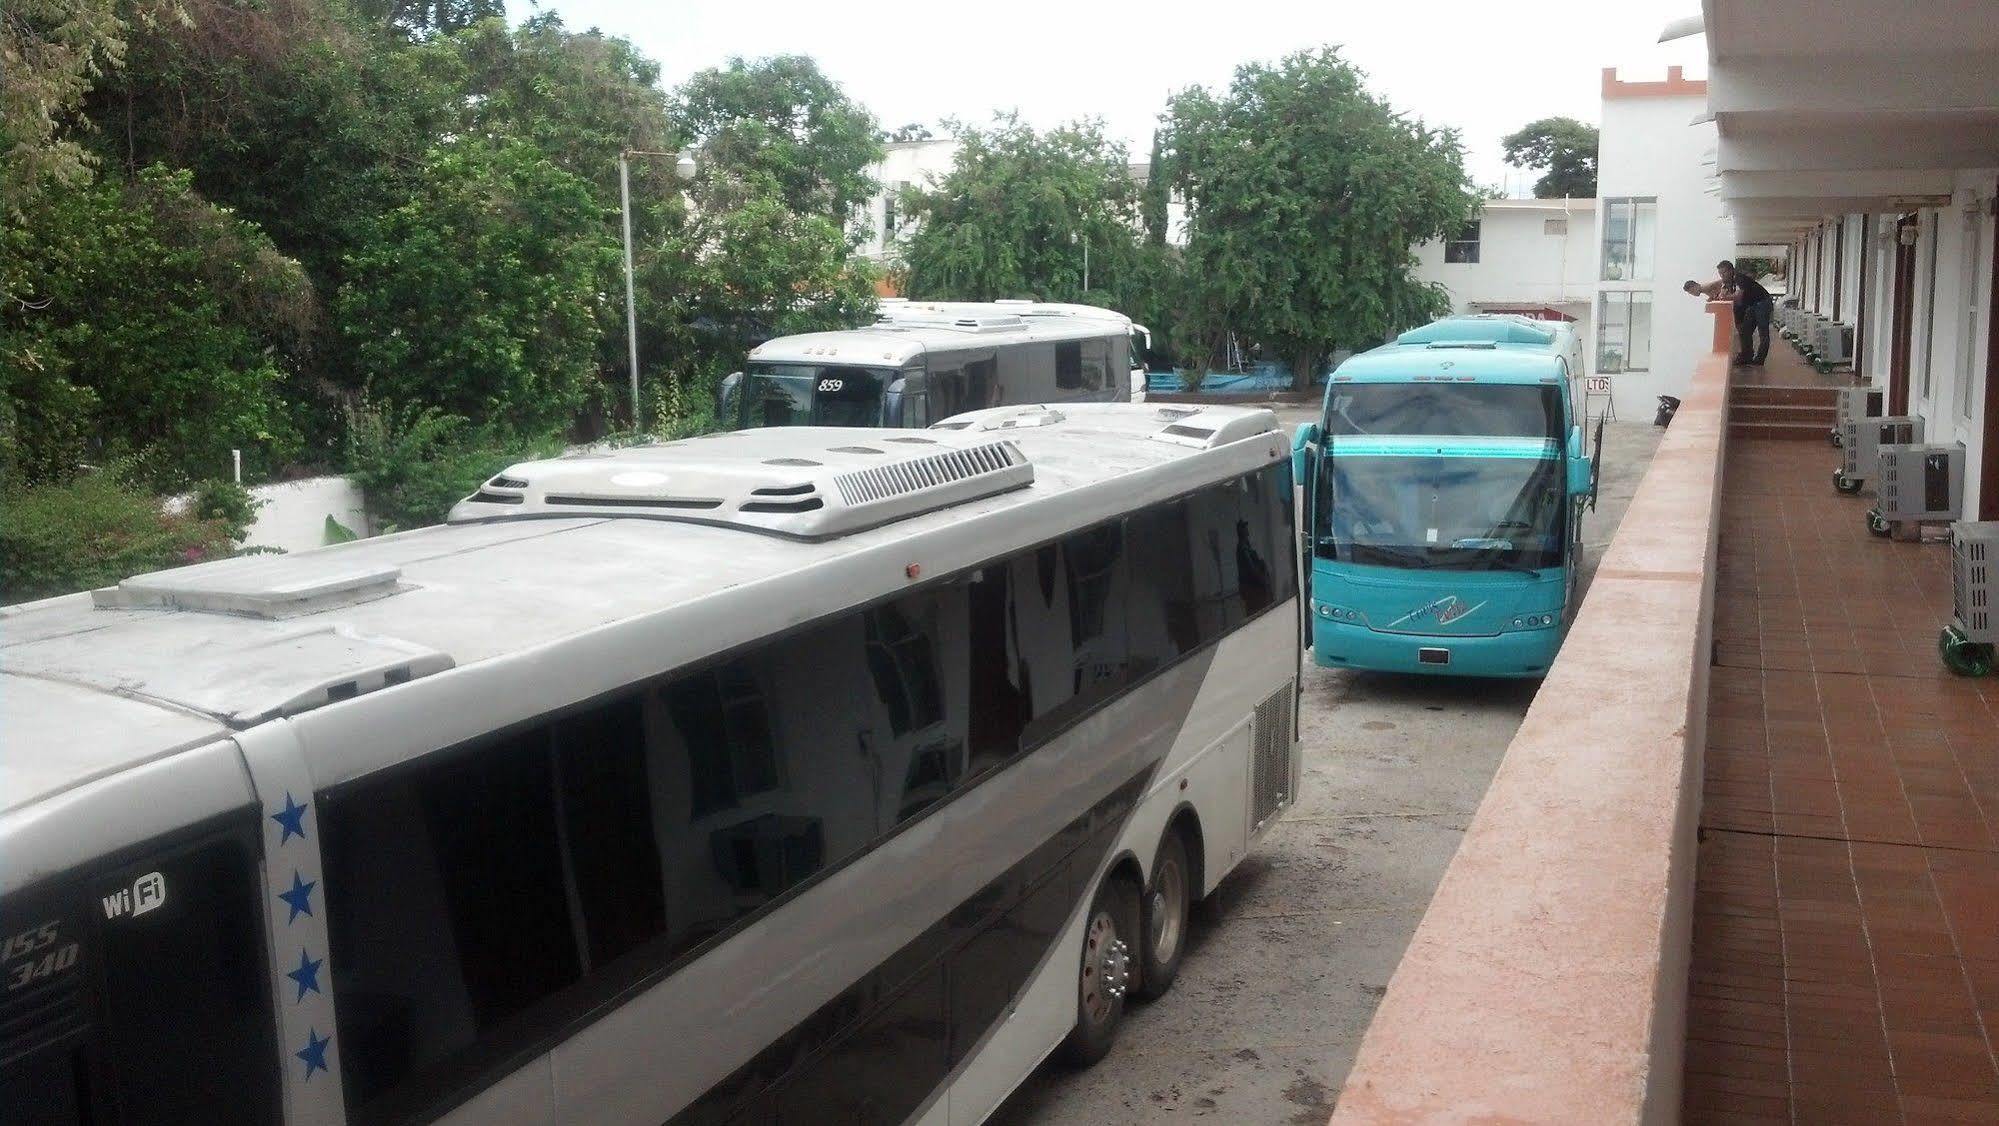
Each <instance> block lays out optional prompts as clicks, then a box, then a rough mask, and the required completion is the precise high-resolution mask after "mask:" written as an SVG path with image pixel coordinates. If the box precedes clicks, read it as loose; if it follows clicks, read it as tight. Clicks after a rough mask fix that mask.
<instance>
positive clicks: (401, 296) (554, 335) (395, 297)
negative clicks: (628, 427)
mask: <svg viewBox="0 0 1999 1126" xmlns="http://www.w3.org/2000/svg"><path fill="white" fill-rule="evenodd" d="M616 255H617V247H616V245H615V244H614V243H613V242H612V241H611V239H610V238H609V237H608V235H607V232H606V225H605V222H604V215H603V209H602V208H601V207H600V206H598V204H597V203H596V201H595V200H594V199H593V198H592V196H591V192H590V187H589V185H588V184H586V183H584V182H583V181H582V180H580V179H578V178H577V177H575V176H573V175H570V174H569V173H567V172H564V171H563V170H562V169H560V168H557V167H556V166H555V165H554V163H552V162H551V161H550V160H549V159H548V158H547V157H546V156H544V155H542V153H541V152H540V151H539V150H538V149H536V148H535V147H534V146H532V145H530V144H528V143H526V142H524V141H518V140H499V141H494V140H488V139H484V138H467V139H462V140H459V141H454V142H451V143H449V144H446V145H442V146H440V147H438V148H437V149H435V150H433V151H432V153H431V154H430V157H429V159H428V160H427V161H426V162H425V165H424V168H423V171H422V173H421V175H420V177H419V183H418V185H417V191H416V193H415V195H414V197H413V198H412V199H411V200H410V201H409V202H408V203H406V204H404V205H402V206H401V207H398V208H396V209H395V210H393V211H391V212H389V213H388V214H387V215H385V216H383V217H382V218H381V220H380V221H379V222H378V223H377V224H375V229H374V232H373V236H372V237H371V238H370V239H369V240H368V241H367V242H366V243H365V244H364V245H363V247H362V249H360V250H359V251H357V252H356V253H355V254H354V255H353V256H352V257H351V258H350V259H349V261H348V263H347V281H346V283H345V284H344V285H343V286H342V288H341V290H340V294H339V299H338V303H337V312H338V316H339V318H340V331H341V334H342V336H343V338H344V341H345V344H346V346H347V347H348V348H349V349H350V350H351V354H352V358H353V359H352V362H353V368H354V370H355V371H356V372H357V373H358V374H359V375H360V376H361V377H362V379H363V380H364V382H365V384H366V386H367V387H368V390H369V392H370V394H371V395H373V396H374V397H376V398H377V399H378V400H380V401H382V402H383V403H385V404H388V405H391V406H405V405H410V406H431V407H436V408H438V409H440V410H443V411H446V412H448V413H451V414H455V415H460V416H463V417H465V418H467V419H469V420H471V421H472V423H473V424H474V425H476V426H481V427H488V428H492V429H495V430H498V431H500V432H505V433H513V434H520V435H529V436H538V435H542V434H547V433H550V432H552V431H555V430H558V429H561V428H564V427H566V426H568V425H569V423H570V422H571V421H572V420H573V419H574V417H575V415H576V413H577V412H578V411H579V410H581V409H582V408H583V406H584V405H585V403H586V402H587V401H588V400H589V398H590V396H591V393H592V391H593V390H594V388H595V386H596V362H595V361H596V351H597V336H598V331H599V330H598V313H599V308H598V306H599V302H600V301H601V300H603V298H604V291H603V289H602V287H601V282H602V279H603V278H604V277H605V276H607V274H608V272H609V271H610V270H611V269H612V266H611V262H612V261H613V260H615V257H616Z"/></svg>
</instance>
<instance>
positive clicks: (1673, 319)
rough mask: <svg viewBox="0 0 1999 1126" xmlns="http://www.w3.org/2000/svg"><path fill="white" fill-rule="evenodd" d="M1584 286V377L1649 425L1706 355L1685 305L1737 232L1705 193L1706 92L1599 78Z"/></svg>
mask: <svg viewBox="0 0 1999 1126" xmlns="http://www.w3.org/2000/svg"><path fill="white" fill-rule="evenodd" d="M1601 128H1602V139H1601V141H1600V143H1599V147H1598V149H1597V230H1598V237H1597V239H1596V246H1595V253H1594V256H1593V257H1594V268H1593V270H1592V276H1593V277H1594V279H1595V281H1594V286H1595V294H1594V296H1595V307H1594V310H1593V313H1594V316H1593V318H1592V320H1593V325H1592V331H1591V334H1590V337H1589V339H1590V342H1591V347H1590V349H1589V351H1590V357H1589V362H1590V366H1591V372H1592V374H1597V375H1606V376H1609V377H1610V381H1611V399H1612V402H1613V403H1614V404H1615V405H1616V408H1617V414H1618V417H1620V418H1626V419H1637V418H1649V417H1651V415H1652V411H1653V408H1654V406H1655V405H1656V403H1657V398H1658V396H1660V395H1673V396H1679V395H1681V394H1683V393H1684V392H1685V391H1686V388H1687V385H1688V383H1689V382H1690V381H1691V380H1692V378H1693V373H1694V365H1695V363H1696V361H1698V360H1699V358H1700V357H1701V356H1703V355H1705V354H1707V352H1708V350H1709V349H1710V347H1711V346H1712V344H1713V339H1714V331H1713V320H1712V318H1711V317H1710V316H1709V314H1708V312H1707V306H1706V304H1705V302H1703V301H1701V300H1699V299H1696V298H1693V297H1689V296H1687V294H1686V293H1685V292H1684V291H1682V289H1681V286H1682V285H1683V284H1684V283H1686V282H1687V281H1688V280H1689V279H1692V280H1696V281H1701V282H1707V281H1712V280H1713V279H1714V277H1715V263H1717V262H1719V261H1721V260H1722V259H1724V258H1732V257H1734V256H1735V232H1734V230H1733V229H1732V228H1731V226H1730V225H1729V223H1728V221H1727V219H1726V218H1725V217H1724V216H1723V214H1722V208H1721V201H1720V199H1719V198H1718V197H1717V196H1716V195H1715V190H1714V150H1715V126H1714V123H1713V122H1712V120H1710V119H1709V118H1708V116H1707V83H1706V82H1705V81H1703V80H1701V79H1690V78H1687V77H1686V76H1685V74H1684V73H1683V72H1682V70H1681V68H1680V67H1677V66H1674V67H1668V68H1666V77H1665V80H1664V81H1626V80H1623V79H1620V78H1619V77H1618V73H1617V70H1616V68H1608V69H1606V70H1605V71H1604V72H1603V124H1602V126H1601Z"/></svg>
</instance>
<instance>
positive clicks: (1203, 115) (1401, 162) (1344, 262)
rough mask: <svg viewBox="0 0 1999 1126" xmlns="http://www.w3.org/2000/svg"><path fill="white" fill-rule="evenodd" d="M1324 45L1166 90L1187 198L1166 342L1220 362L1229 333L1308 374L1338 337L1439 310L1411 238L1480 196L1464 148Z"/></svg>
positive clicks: (1173, 158)
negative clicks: (1222, 79) (1171, 336)
mask: <svg viewBox="0 0 1999 1126" xmlns="http://www.w3.org/2000/svg"><path fill="white" fill-rule="evenodd" d="M1363 77H1364V76H1363V75H1362V74H1361V72H1360V71H1359V70H1358V69H1357V68H1355V67H1354V66H1353V65H1352V64H1350V63H1348V62H1347V61H1346V60H1344V59H1342V58H1341V57H1340V55H1339V52H1338V51H1337V50H1336V49H1334V48H1330V47H1328V48H1321V49H1318V50H1311V51H1301V52H1298V53H1296V54H1292V55H1288V56H1286V57H1285V58H1283V59H1282V60H1280V61H1278V62H1277V63H1274V64H1264V63H1251V64H1247V65H1244V66H1242V67H1239V68H1237V70H1236V73H1235V78H1234V81H1233V82H1232V83H1231V85H1230V87H1229V89H1228V90H1227V91H1225V92H1221V93H1211V92H1209V91H1207V90H1203V89H1199V88H1195V89H1191V90H1187V91H1184V92H1182V93H1180V94H1178V95H1176V96H1174V98H1173V99H1172V100H1171V102H1170V103H1169V105H1168V109H1167V115H1166V128H1165V137H1164V139H1163V144H1164V146H1165V148H1166V152H1167V155H1166V157H1165V159H1166V162H1167V163H1168V164H1170V165H1171V167H1172V170H1173V183H1174V185H1175V186H1176V187H1177V188H1178V189H1179V191H1180V194H1181V196H1182V197H1183V198H1184V199H1185V200H1186V204H1187V224H1188V231H1189V238H1188V245H1187V251H1186V271H1185V275H1184V277H1185V295H1184V298H1183V300H1182V302H1181V309H1182V312H1183V316H1182V320H1181V323H1180V325H1179V326H1178V328H1177V330H1176V336H1177V337H1178V339H1179V341H1180V342H1181V343H1182V344H1183V345H1184V346H1185V347H1186V349H1187V351H1189V352H1191V353H1193V354H1195V355H1205V356H1210V357H1217V358H1218V357H1219V356H1220V355H1221V354H1222V353H1223V350H1224V346H1225V344H1226V342H1227V338H1228V335H1229V333H1231V332H1234V333H1236V334H1238V335H1239V336H1240V337H1243V338H1245V339H1247V340H1250V341H1254V342H1258V343H1261V344H1262V345H1263V346H1264V347H1266V348H1267V349H1268V350H1270V351H1272V352H1273V353H1275V354H1276V355H1277V356H1279V357H1282V358H1284V359H1287V360H1289V361H1290V362H1291V366H1292V371H1293V372H1294V373H1295V378H1297V379H1298V380H1300V381H1301V383H1302V382H1303V381H1307V380H1309V379H1310V378H1311V376H1312V373H1313V372H1314V371H1315V370H1316V368H1317V366H1318V364H1319V361H1320V360H1321V359H1322V358H1323V357H1324V356H1325V355H1327V354H1328V353H1329V352H1330V351H1331V350H1332V349H1333V348H1335V347H1337V346H1341V345H1345V346H1350V347H1351V346H1358V345H1363V344H1370V343H1372V342H1374V341H1377V340H1380V339H1382V338H1383V337H1385V336H1387V335H1389V334H1390V333H1391V332H1394V331H1395V330H1397V329H1400V328H1403V327H1406V326H1408V325H1410V324H1413V323H1417V322H1420V321H1422V320H1425V319H1427V318H1429V317H1431V316H1433V315H1436V314H1438V313H1441V312H1443V311H1444V310H1445V309H1446V308H1447V307H1448V306H1447V303H1446V300H1445V298H1444V295H1443V294H1442V292H1441V291H1439V290H1438V289H1437V288H1436V287H1434V286H1431V285H1427V284H1425V283H1423V282H1420V281H1418V280H1417V279H1416V278H1415V276H1414V274H1413V266H1414V257H1413V255H1412V253H1411V250H1410V248H1411V247H1412V246H1413V245H1415V244H1417V243H1420V242H1423V241H1426V240H1428V239H1433V238H1441V237H1443V236H1444V235H1445V234H1447V233H1448V232H1451V231H1454V230H1456V229H1457V228H1458V227H1459V226H1460V225H1461V224H1463V223H1464V222H1465V220H1466V219H1468V218H1469V217H1470V216H1471V214H1472V211H1473V208H1474V206H1475V199H1474V197H1473V194H1472V192H1471V186H1470V182H1469V181H1468V179H1467V178H1466V175H1465V169H1464V153H1463V148H1462V146H1461V145H1460V144H1459V141H1458V137H1457V134H1456V133H1455V132H1454V131H1452V130H1449V129H1432V128H1429V127H1427V126H1425V125H1423V124H1422V123H1421V122H1419V121H1415V120H1412V119H1410V118H1407V117H1405V116H1403V115H1402V114H1400V113H1397V112H1396V111H1395V110H1394V109H1393V107H1391V106H1389V105H1388V104H1387V103H1386V102H1384V101H1382V100H1381V99H1379V98H1377V97H1375V96H1374V95H1373V94H1371V93H1369V92H1368V91H1367V89H1366V87H1365V85H1364V82H1363Z"/></svg>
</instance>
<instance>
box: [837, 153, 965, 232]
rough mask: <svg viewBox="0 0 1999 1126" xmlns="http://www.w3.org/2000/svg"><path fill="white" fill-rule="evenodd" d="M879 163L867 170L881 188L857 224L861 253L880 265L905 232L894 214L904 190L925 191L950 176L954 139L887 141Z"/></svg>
mask: <svg viewBox="0 0 1999 1126" xmlns="http://www.w3.org/2000/svg"><path fill="white" fill-rule="evenodd" d="M884 148H886V149H887V152H886V153H885V154H884V155H883V156H882V159H881V163H879V164H877V165H875V166H874V167H873V168H870V169H868V172H869V174H870V175H872V176H873V177H874V178H875V182H876V183H878V184H880V185H881V188H880V189H879V190H878V191H876V192H875V197H874V198H873V199H871V200H869V201H868V202H867V205H866V207H865V208H864V209H863V210H862V212H861V215H860V217H859V219H858V222H859V223H860V225H861V233H862V240H861V246H860V253H861V254H862V255H863V256H865V257H868V258H872V259H874V260H875V261H877V262H879V261H882V260H883V259H885V258H886V257H888V255H889V251H890V250H891V249H892V248H893V246H894V243H895V239H896V236H897V234H898V233H907V224H906V222H905V221H904V217H903V216H901V215H899V214H897V211H898V209H899V207H900V202H901V198H902V193H903V191H904V189H907V188H911V187H918V188H928V187H932V186H934V185H935V184H936V183H937V182H938V181H940V180H942V179H943V178H944V177H946V176H948V175H950V174H951V166H952V164H953V163H955V162H956V161H957V159H958V141H957V139H956V138H955V137H939V138H936V139H934V140H929V141H890V142H889V143H888V144H887V145H885V146H884Z"/></svg>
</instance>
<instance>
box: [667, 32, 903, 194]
mask: <svg viewBox="0 0 1999 1126" xmlns="http://www.w3.org/2000/svg"><path fill="white" fill-rule="evenodd" d="M674 102H675V105H674V108H673V118H674V122H675V124H676V125H677V126H678V128H679V129H680V130H681V132H682V134H683V135H684V136H685V137H686V139H687V140H688V142H689V143H691V144H692V145H693V146H694V147H695V149H696V157H695V159H696V161H697V162H698V163H700V164H701V165H704V166H712V167H713V168H715V169H718V170H720V169H725V170H727V172H728V174H730V175H733V176H738V177H741V178H742V180H743V188H744V192H745V195H746V197H747V196H754V195H755V194H757V193H760V192H762V191H764V190H765V189H766V188H767V187H768V186H769V185H773V184H774V185H776V188H777V192H778V198H779V199H781V200H782V201H783V203H784V205H785V206H786V207H788V208H790V209H791V210H792V211H793V212H796V213H797V214H800V215H819V216H823V217H825V218H828V219H831V220H832V221H833V222H835V223H838V224H840V225H841V226H843V227H844V226H845V225H846V223H847V221H848V220H849V218H850V217H851V216H852V215H853V214H854V211H855V209H856V208H858V207H859V206H860V205H861V204H862V203H864V202H866V201H867V200H868V199H869V198H870V197H871V196H873V195H874V193H875V191H876V190H877V189H878V187H879V185H878V184H876V182H875V180H874V177H873V176H871V175H870V174H869V168H870V166H872V165H873V164H874V163H875V162H877V161H879V160H880V159H881V157H882V143H881V129H880V126H879V125H878V124H877V123H876V121H875V118H874V115H873V114H871V113H869V112H868V111H867V110H866V109H865V108H864V107H862V106H861V105H860V104H859V103H858V102H855V101H854V100H853V99H851V98H849V97H848V96H847V94H846V92H845V91H843V90H841V89H840V87H839V85H838V84H837V83H835V82H834V81H833V80H832V79H830V78H827V77H826V76H825V75H824V74H822V73H821V72H820V70H819V66H818V64H817V63H815V62H813V61H812V60H811V59H809V58H806V57H805V56H803V55H780V56H777V57H775V58H768V59H757V60H754V61H745V60H743V59H741V58H732V59H730V60H729V62H728V65H726V66H723V67H720V68H714V69H709V70H704V71H702V72H700V73H699V74H696V75H695V76H694V77H693V78H690V79H688V80H687V83H686V84H685V85H684V86H682V87H681V88H680V90H679V92H678V93H677V94H676V95H675V98H674ZM713 180H714V177H713V176H712V175H711V176H710V184H709V189H710V190H709V194H710V195H718V194H719V193H718V192H717V191H716V190H715V189H716V187H717V186H718V185H716V184H714V183H713Z"/></svg>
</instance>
